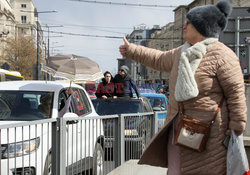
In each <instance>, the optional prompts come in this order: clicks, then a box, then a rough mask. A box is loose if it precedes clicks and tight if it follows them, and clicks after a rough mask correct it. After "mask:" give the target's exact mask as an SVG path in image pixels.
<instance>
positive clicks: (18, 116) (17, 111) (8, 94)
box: [0, 91, 54, 121]
mask: <svg viewBox="0 0 250 175" xmlns="http://www.w3.org/2000/svg"><path fill="white" fill-rule="evenodd" d="M53 95H54V93H53V92H34V91H0V120H14V121H32V120H40V119H45V118H50V117H51V111H52V110H51V109H52V106H53V104H52V102H53V100H52V99H53Z"/></svg>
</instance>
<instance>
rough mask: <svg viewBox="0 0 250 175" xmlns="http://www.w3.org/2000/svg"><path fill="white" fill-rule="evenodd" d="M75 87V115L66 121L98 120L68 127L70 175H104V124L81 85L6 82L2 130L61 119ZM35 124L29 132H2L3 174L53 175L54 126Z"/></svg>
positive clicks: (1, 85) (0, 95)
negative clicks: (83, 173)
mask: <svg viewBox="0 0 250 175" xmlns="http://www.w3.org/2000/svg"><path fill="white" fill-rule="evenodd" d="M69 86H71V88H72V89H73V94H72V95H71V102H70V106H69V111H70V112H67V113H66V114H64V115H63V117H66V118H70V117H74V118H76V117H79V119H83V118H84V117H86V118H87V119H89V118H91V117H93V118H94V117H97V119H93V120H91V119H89V120H79V121H77V122H75V123H74V122H73V123H70V122H69V123H67V125H66V128H65V130H66V138H65V140H66V142H65V144H66V153H65V155H66V158H65V167H67V168H66V171H67V173H66V174H72V173H74V174H75V172H76V171H77V172H81V170H82V171H89V170H90V169H92V168H93V172H94V174H103V162H104V158H103V155H104V154H103V146H102V145H103V139H104V136H103V135H104V134H103V125H102V121H101V120H100V119H98V114H97V113H96V111H95V109H94V107H93V104H92V102H91V100H90V98H89V97H88V95H87V93H86V91H85V90H84V89H83V88H82V87H81V86H79V85H76V84H71V85H70V83H60V82H54V81H15V82H0V128H1V126H4V125H6V124H16V123H20V122H23V121H27V123H28V122H30V121H34V122H35V121H36V120H39V121H41V120H43V119H50V118H52V119H53V118H57V117H58V116H59V111H60V110H61V108H63V106H64V105H65V102H66V99H67V93H66V92H67V88H68V87H69ZM42 103H44V104H43V105H47V107H46V106H45V107H44V106H42ZM44 121H46V120H44ZM34 122H33V123H32V122H30V123H31V124H30V125H28V126H23V127H17V126H15V127H12V128H9V129H0V137H1V150H2V159H1V166H0V169H1V174H4V175H7V174H17V175H19V174H29V175H33V174H34V175H35V174H36V175H39V174H41V175H42V174H51V143H52V141H51V130H52V126H51V122H47V123H46V122H45V123H43V124H41V123H42V122H40V123H38V124H34ZM75 166H77V167H75ZM74 168H77V170H75V169H74Z"/></svg>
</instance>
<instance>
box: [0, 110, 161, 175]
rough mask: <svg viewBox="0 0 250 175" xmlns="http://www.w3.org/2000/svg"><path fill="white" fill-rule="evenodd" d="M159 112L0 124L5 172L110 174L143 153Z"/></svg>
mask: <svg viewBox="0 0 250 175" xmlns="http://www.w3.org/2000/svg"><path fill="white" fill-rule="evenodd" d="M155 116H157V113H140V114H124V115H113V116H97V117H76V118H72V117H64V118H56V119H45V120H37V121H31V122H30V121H27V122H19V123H17V122H9V123H8V124H4V125H0V142H1V143H0V150H1V164H0V172H1V175H7V174H11V175H12V174H16V175H39V174H41V175H43V174H53V175H65V174H67V175H71V174H72V175H73V174H94V175H97V174H108V173H109V172H110V171H112V170H113V169H114V168H116V167H117V166H119V165H121V164H122V163H124V162H125V161H127V160H129V159H139V158H140V156H141V154H142V152H143V151H144V149H145V148H146V146H147V144H148V143H149V141H150V140H151V138H152V136H153V135H154V134H155V132H156V131H157V130H158V122H155V120H157V117H155Z"/></svg>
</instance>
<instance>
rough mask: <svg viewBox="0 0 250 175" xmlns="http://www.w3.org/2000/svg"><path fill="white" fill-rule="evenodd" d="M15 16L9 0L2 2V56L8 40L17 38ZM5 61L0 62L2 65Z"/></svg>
mask: <svg viewBox="0 0 250 175" xmlns="http://www.w3.org/2000/svg"><path fill="white" fill-rule="evenodd" d="M15 24H16V21H15V16H14V13H13V8H12V4H11V2H10V1H9V0H0V55H2V54H3V50H4V49H5V46H6V42H7V38H8V37H15V30H16V29H15V26H16V25H15ZM2 62H3V60H0V65H1V63H2Z"/></svg>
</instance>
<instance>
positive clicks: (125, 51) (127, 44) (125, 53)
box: [120, 37, 129, 57]
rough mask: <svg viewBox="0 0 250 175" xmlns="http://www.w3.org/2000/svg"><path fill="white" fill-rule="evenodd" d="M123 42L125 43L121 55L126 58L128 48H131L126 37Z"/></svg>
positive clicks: (121, 47) (121, 48)
mask: <svg viewBox="0 0 250 175" xmlns="http://www.w3.org/2000/svg"><path fill="white" fill-rule="evenodd" d="M123 42H124V45H121V46H120V53H121V55H122V56H124V57H126V55H127V49H128V46H129V42H128V40H127V39H126V37H123Z"/></svg>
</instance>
